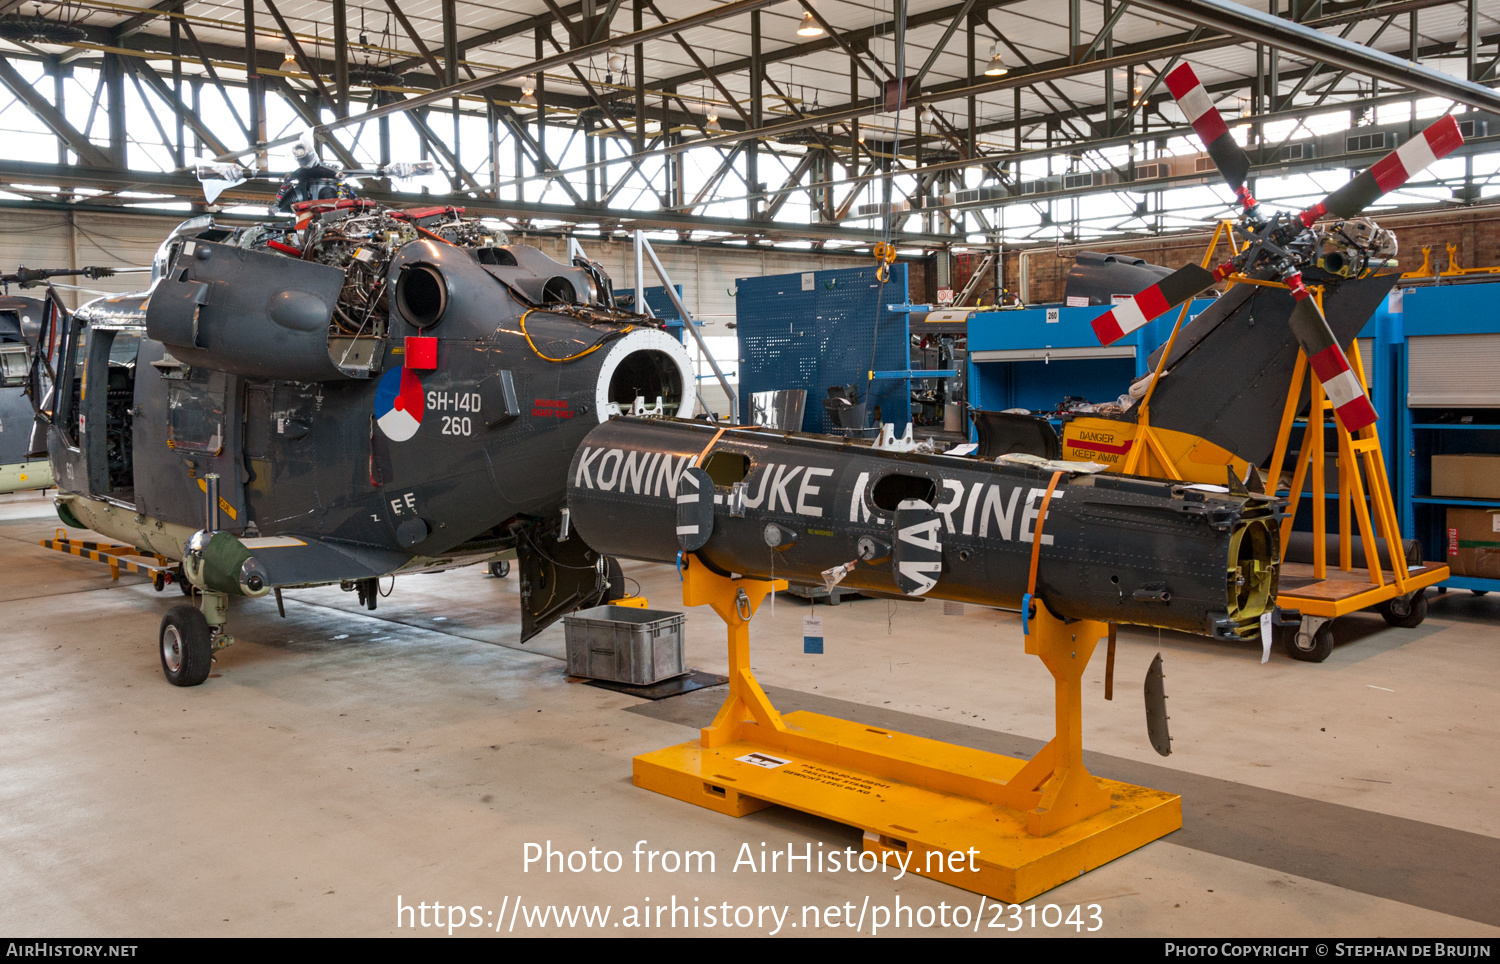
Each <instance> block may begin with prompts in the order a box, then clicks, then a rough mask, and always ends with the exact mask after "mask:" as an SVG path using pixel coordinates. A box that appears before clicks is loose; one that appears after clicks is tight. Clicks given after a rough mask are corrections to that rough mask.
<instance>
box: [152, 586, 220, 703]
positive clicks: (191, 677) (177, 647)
mask: <svg viewBox="0 0 1500 964" xmlns="http://www.w3.org/2000/svg"><path fill="white" fill-rule="evenodd" d="M158 643H159V645H158V647H157V648H158V649H159V651H160V652H161V671H162V675H164V676H166V678H167V682H168V683H171V684H172V685H173V686H197V685H198V684H199V683H201V682H203V681H204V680H206V679H208V671H209V669H210V667H212V666H213V662H214V651H213V640H212V638H211V635H210V633H209V630H208V620H207V619H204V618H203V613H201V612H199V611H198V609H197V607H195V606H173V607H172V608H171V609H168V610H167V614H166V615H165V616H163V617H162V619H161V632H160V634H159V636H158Z"/></svg>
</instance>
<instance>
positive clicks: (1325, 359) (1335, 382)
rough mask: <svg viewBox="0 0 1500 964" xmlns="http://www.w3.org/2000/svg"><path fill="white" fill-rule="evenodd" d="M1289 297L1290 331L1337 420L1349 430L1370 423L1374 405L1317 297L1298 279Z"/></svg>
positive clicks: (1374, 419)
mask: <svg viewBox="0 0 1500 964" xmlns="http://www.w3.org/2000/svg"><path fill="white" fill-rule="evenodd" d="M1299 292H1300V293H1299ZM1292 297H1294V298H1296V299H1297V304H1296V306H1295V307H1294V308H1292V317H1291V320H1290V324H1291V328H1292V334H1294V335H1296V336H1297V341H1298V342H1299V343H1300V344H1301V345H1302V350H1303V351H1304V352H1306V353H1307V363H1308V365H1309V367H1311V368H1312V370H1313V374H1314V375H1316V376H1317V378H1318V381H1319V382H1321V383H1322V385H1323V393H1324V394H1325V395H1327V396H1328V400H1329V401H1330V402H1332V403H1333V411H1334V414H1336V415H1337V416H1338V420H1339V422H1340V423H1341V424H1343V426H1344V428H1346V429H1348V430H1349V431H1350V432H1357V431H1359V430H1360V429H1362V428H1364V427H1365V426H1367V425H1374V424H1375V421H1376V419H1377V418H1378V417H1379V416H1377V415H1376V414H1375V406H1374V405H1372V404H1370V396H1369V395H1366V394H1365V389H1364V386H1363V385H1361V384H1360V383H1359V378H1358V376H1356V375H1355V374H1354V369H1353V368H1351V367H1350V366H1349V358H1348V356H1346V355H1345V354H1344V350H1343V349H1342V348H1340V347H1339V343H1338V341H1337V340H1336V339H1335V338H1334V337H1333V330H1332V329H1331V328H1329V327H1328V319H1326V318H1324V317H1323V311H1322V309H1321V308H1319V307H1318V302H1317V299H1315V298H1313V297H1312V293H1311V292H1309V291H1308V290H1307V289H1306V288H1304V287H1302V286H1301V284H1300V281H1299V283H1296V284H1293V285H1292Z"/></svg>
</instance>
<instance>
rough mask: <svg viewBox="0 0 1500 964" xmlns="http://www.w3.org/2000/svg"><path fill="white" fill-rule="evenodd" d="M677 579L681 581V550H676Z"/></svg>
mask: <svg viewBox="0 0 1500 964" xmlns="http://www.w3.org/2000/svg"><path fill="white" fill-rule="evenodd" d="M677 581H678V582H682V550H681V549H679V550H677Z"/></svg>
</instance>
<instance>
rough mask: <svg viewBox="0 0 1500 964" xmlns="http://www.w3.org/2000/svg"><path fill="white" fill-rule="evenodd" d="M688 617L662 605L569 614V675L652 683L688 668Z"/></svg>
mask: <svg viewBox="0 0 1500 964" xmlns="http://www.w3.org/2000/svg"><path fill="white" fill-rule="evenodd" d="M686 619H687V617H686V616H684V615H683V614H682V613H673V612H665V611H663V610H660V609H632V608H630V607H627V606H595V607H593V608H592V609H584V610H580V611H579V612H576V613H570V614H568V615H567V616H564V617H563V627H564V633H565V636H566V640H567V648H568V675H570V676H586V677H588V678H589V679H601V680H610V681H611V682H615V683H631V684H635V685H646V684H649V683H657V682H660V681H661V680H664V679H669V678H671V677H673V676H681V675H682V674H684V673H686V672H687V668H686V667H685V666H684V665H683V658H682V635H683V633H682V627H683V623H684V622H685V621H686Z"/></svg>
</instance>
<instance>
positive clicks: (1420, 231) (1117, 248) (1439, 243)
mask: <svg viewBox="0 0 1500 964" xmlns="http://www.w3.org/2000/svg"><path fill="white" fill-rule="evenodd" d="M1376 220H1377V223H1379V224H1380V225H1381V227H1385V228H1389V229H1391V230H1392V231H1395V232H1396V240H1397V243H1398V245H1399V249H1398V254H1397V260H1398V262H1399V264H1400V266H1401V270H1402V271H1413V270H1415V269H1416V268H1418V267H1420V266H1421V264H1422V247H1423V245H1431V246H1432V264H1433V266H1434V268H1436V269H1437V270H1439V271H1441V270H1442V269H1443V268H1445V267H1447V266H1448V251H1447V245H1448V243H1450V242H1452V243H1454V244H1457V245H1458V250H1457V254H1458V259H1459V263H1460V264H1461V265H1462V266H1463V267H1465V268H1474V267H1483V266H1488V265H1500V205H1486V206H1481V207H1471V208H1460V209H1455V210H1448V211H1429V212H1424V213H1419V214H1402V215H1387V216H1385V217H1380V218H1377V219H1376ZM1211 235H1212V232H1209V231H1204V232H1201V233H1194V234H1191V235H1174V236H1171V237H1166V238H1150V239H1143V240H1140V241H1129V242H1123V243H1117V244H1106V243H1103V242H1099V243H1096V244H1085V245H1070V246H1066V247H1064V248H1062V249H1061V254H1062V256H1061V257H1059V256H1058V253H1057V249H1047V248H1033V249H1031V251H1030V253H1029V254H1028V255H1027V257H1026V265H1027V273H1028V275H1029V277H1028V279H1027V280H1028V291H1027V300H1028V302H1029V303H1030V304H1052V303H1056V302H1060V301H1062V300H1063V284H1064V283H1065V281H1066V280H1067V276H1068V269H1069V268H1070V267H1071V266H1072V264H1073V256H1074V255H1075V254H1076V253H1077V252H1079V251H1100V252H1103V253H1105V254H1128V255H1131V256H1132V257H1137V258H1145V259H1146V260H1147V261H1149V262H1151V263H1152V264H1160V265H1166V266H1168V267H1178V266H1180V265H1184V264H1188V263H1190V262H1191V263H1194V264H1197V263H1200V262H1201V261H1202V259H1203V252H1204V249H1205V248H1206V247H1207V245H1208V239H1209V238H1210V237H1211ZM1220 250H1221V251H1222V250H1224V249H1223V247H1222V242H1221V248H1220ZM1020 261H1021V253H1020V252H1014V253H1007V254H1006V256H1005V277H1006V287H1007V288H1009V289H1010V290H1011V291H1012V292H1015V291H1017V290H1018V288H1019V281H1018V279H1019V277H1020V275H1019V271H1020Z"/></svg>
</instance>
